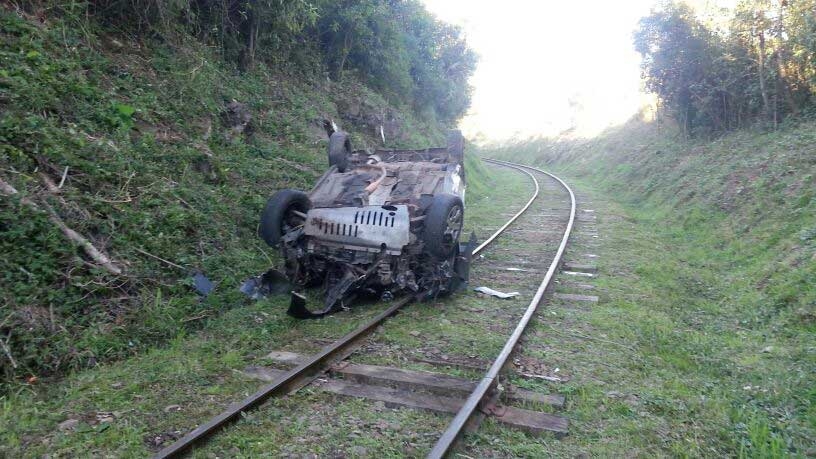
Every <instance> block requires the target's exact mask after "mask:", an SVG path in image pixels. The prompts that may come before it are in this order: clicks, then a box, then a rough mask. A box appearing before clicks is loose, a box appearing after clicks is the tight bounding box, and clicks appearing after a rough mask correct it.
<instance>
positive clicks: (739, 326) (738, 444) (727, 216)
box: [484, 121, 816, 457]
mask: <svg viewBox="0 0 816 459" xmlns="http://www.w3.org/2000/svg"><path fill="white" fill-rule="evenodd" d="M814 151H816V123H813V122H803V123H801V124H797V125H791V126H787V127H784V128H782V129H780V130H779V131H775V132H766V133H760V132H750V131H744V132H737V133H734V134H730V135H728V136H725V137H722V138H719V139H717V140H714V141H698V142H685V141H681V140H677V138H673V137H672V136H671V133H668V134H667V133H666V132H665V130H664V132H658V131H657V130H656V128H655V126H654V125H653V124H649V123H643V122H640V121H632V122H630V123H628V124H626V125H624V126H621V127H618V128H614V129H610V130H609V131H607V132H605V133H603V134H602V135H600V136H598V137H596V138H594V139H591V140H562V141H544V140H539V141H533V142H528V143H523V144H519V145H515V146H510V147H507V148H502V149H497V150H492V151H485V152H484V153H485V154H486V155H489V156H493V157H498V158H502V159H508V160H514V161H519V162H525V163H529V164H534V165H537V166H542V167H544V168H546V169H550V170H554V171H556V172H557V173H559V174H561V175H562V176H563V177H564V178H566V179H567V180H570V181H571V182H572V183H574V184H575V185H576V187H577V189H579V190H581V189H583V190H586V191H587V192H588V194H589V196H590V197H591V196H593V195H594V196H596V198H597V199H596V200H597V201H598V203H597V204H595V205H596V206H600V208H598V210H597V212H598V215H599V222H600V223H599V229H600V231H601V233H602V237H603V238H604V239H605V240H603V242H602V244H601V247H602V248H601V249H598V250H601V251H602V252H601V255H602V257H601V259H600V261H599V265H600V270H601V277H600V278H599V279H598V283H599V285H600V286H601V292H602V300H603V301H602V303H601V304H600V305H599V306H598V307H597V308H594V309H593V311H592V313H591V318H592V319H591V320H592V321H593V326H594V327H595V328H596V329H599V330H600V331H601V332H605V333H609V334H610V336H617V337H620V338H617V339H621V338H622V339H624V340H625V342H626V343H627V344H630V345H632V346H633V349H634V351H635V353H634V354H632V355H627V356H621V355H619V354H617V353H615V352H612V351H611V350H610V352H609V353H608V356H606V358H607V359H608V360H607V361H608V362H609V363H611V364H612V365H620V366H621V367H624V368H625V367H627V366H630V364H631V362H632V360H637V361H640V362H642V363H641V364H639V365H638V366H637V367H636V368H637V369H633V370H632V371H630V372H628V373H627V374H626V375H625V377H624V378H623V380H620V381H617V382H616V383H615V384H613V385H612V386H611V387H607V388H606V389H605V390H619V389H616V386H617V387H620V388H623V389H624V392H626V391H629V393H634V394H636V395H637V396H638V397H639V400H640V402H641V403H644V402H645V406H646V410H645V411H644V414H648V415H650V416H652V417H653V418H658V419H660V424H662V426H663V427H660V428H658V429H655V428H654V426H653V425H649V423H648V422H646V421H645V420H644V421H643V422H640V421H636V420H635V418H636V417H635V418H632V413H631V411H629V410H623V411H622V412H621V413H619V414H618V415H611V416H610V413H608V412H607V413H604V414H600V413H598V412H597V411H593V410H597V409H598V406H599V405H601V404H603V403H604V401H603V400H604V399H603V393H600V394H596V396H592V395H591V394H592V391H591V390H586V389H584V391H585V392H584V394H585V395H586V394H590V395H587V396H586V397H582V398H581V402H579V403H578V413H579V414H578V418H579V421H580V419H581V418H582V417H585V418H584V420H585V421H587V422H595V421H598V420H599V419H600V418H610V417H611V418H612V419H613V420H612V421H610V422H611V424H614V425H618V424H620V423H623V424H624V425H629V427H628V428H627V430H626V436H627V437H628V438H629V440H627V442H630V443H631V444H632V445H639V444H642V445H643V447H645V448H654V447H655V446H658V450H663V451H665V452H671V454H677V455H688V456H721V455H737V456H741V457H781V456H785V455H794V456H801V455H808V456H810V455H814V454H816V449H814V448H815V447H816V376H814V375H816V154H814ZM604 201H607V202H608V205H605V204H602V203H603V202H604ZM585 207H586V206H585ZM604 233H605V234H604ZM584 399H586V400H584ZM625 420H626V421H625ZM632 423H634V426H635V427H634V428H633V426H632ZM576 425H577V426H579V427H578V429H579V430H580V428H581V427H580V425H581V424H580V422H579V423H577V424H576ZM597 426H602V427H596V429H594V431H593V434H594V435H596V436H597V435H600V436H603V435H604V433H605V432H606V433H609V431H608V430H607V429H610V428H611V427H610V424H609V423H604V422H602V423H599V424H597ZM638 426H639V427H638ZM572 441H575V442H576V443H578V444H586V443H585V441H582V440H580V439H570V442H572ZM618 441H619V440H618ZM614 442H615V440H612V443H614ZM612 443H610V444H612ZM649 445H651V446H649ZM633 447H634V446H633ZM635 451H636V449H635Z"/></svg>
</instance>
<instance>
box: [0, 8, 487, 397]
mask: <svg viewBox="0 0 816 459" xmlns="http://www.w3.org/2000/svg"><path fill="white" fill-rule="evenodd" d="M180 3H185V2H180ZM180 3H179V2H171V3H170V4H168V3H166V2H155V3H154V2H140V1H133V2H107V3H106V2H90V3H88V4H75V3H71V4H65V3H53V4H51V3H47V2H46V3H42V2H25V3H23V5H24V9H12V8H11V7H2V8H0V179H1V180H2V181H3V183H4V185H5V186H4V190H5V193H6V194H4V195H2V197H0V253H2V254H3V256H2V257H0V340H2V342H3V345H4V346H3V351H4V352H0V363H2V373H3V375H2V377H3V379H4V380H5V381H7V382H8V383H9V384H10V385H6V386H4V387H6V388H9V387H14V386H16V385H17V384H19V383H25V382H26V380H27V381H28V382H34V381H35V380H36V379H37V378H42V377H43V376H48V375H53V374H61V373H63V372H65V371H66V370H70V369H77V368H85V367H90V366H95V365H96V364H97V363H99V362H102V361H105V360H110V359H113V358H118V357H123V356H128V355H135V354H138V353H140V352H142V351H144V350H145V349H147V348H150V347H151V346H153V345H155V344H157V343H163V342H165V341H166V340H167V339H169V338H173V337H177V336H182V335H183V334H184V333H185V331H188V330H191V329H195V328H198V327H200V326H201V324H202V323H205V321H206V319H207V318H210V317H216V316H218V315H219V314H221V313H222V312H224V311H225V310H228V309H230V308H234V307H236V306H239V305H242V304H245V302H246V301H247V300H245V299H244V298H243V297H242V295H241V294H240V293H238V291H237V286H238V285H240V282H242V281H243V280H244V279H246V278H248V277H249V276H252V275H256V274H258V273H260V272H262V271H264V270H266V269H268V268H269V266H270V265H272V264H274V262H275V261H276V260H277V258H276V254H275V253H273V252H274V251H271V250H269V249H268V248H267V247H265V246H262V243H261V241H260V239H259V238H258V237H257V235H256V225H257V221H258V217H259V214H260V211H261V209H262V207H263V205H264V203H265V200H266V198H267V197H268V196H269V195H270V194H271V193H272V192H274V191H275V190H277V189H282V188H299V189H309V188H310V187H311V185H312V183H313V181H314V179H315V178H316V177H318V176H319V175H320V174H321V173H322V172H323V171H324V170H325V168H326V167H327V165H326V157H325V148H326V139H325V137H326V134H325V131H324V129H323V127H322V125H323V122H324V120H334V121H335V122H337V124H339V125H340V126H341V127H342V128H344V129H345V130H348V131H349V132H351V134H352V139H353V142H354V145H353V146H354V147H355V148H371V147H375V146H378V145H382V140H381V133H382V134H384V137H385V142H386V146H389V147H399V146H414V147H423V146H427V145H429V144H441V143H443V142H444V136H443V134H442V131H443V129H444V128H445V127H446V124H448V123H450V122H451V120H453V119H455V118H457V117H458V116H459V115H460V114H461V112H462V110H464V107H465V106H466V105H467V101H468V97H469V96H468V94H469V88H468V87H467V85H466V84H465V82H464V81H465V79H466V77H467V75H469V74H470V72H472V68H473V56H472V53H471V52H470V51H469V50H468V49H467V47H466V46H465V44H464V41H462V40H461V38H460V37H459V32H458V30H457V29H455V28H453V27H450V26H447V25H445V24H443V23H440V22H438V21H436V20H435V19H434V18H433V17H432V16H430V14H429V13H427V12H426V11H425V10H424V9H422V8H421V7H420V6H419V4H418V3H416V2H401V3H399V7H400V8H402V10H401V12H400V14H401V16H397V15H395V13H394V12H393V11H390V10H388V8H392V7H394V8H396V7H397V6H393V5H392V4H391V3H390V2H364V1H360V2H353V1H347V2H340V3H342V4H343V6H345V7H348V8H347V9H346V10H344V13H343V14H351V12H352V11H354V14H356V15H357V16H356V19H355V20H357V21H358V22H359V23H360V25H359V27H358V29H355V30H354V34H352V35H349V38H348V40H349V42H348V46H347V47H344V48H343V52H344V53H346V54H348V55H347V56H345V57H344V58H343V59H344V61H345V62H344V63H342V64H336V63H334V62H333V61H332V59H333V58H334V57H335V56H336V53H335V52H334V51H332V49H333V47H334V46H335V39H330V38H329V37H330V36H331V34H329V32H326V31H334V32H337V31H338V30H341V29H338V28H337V27H339V26H337V25H336V24H333V23H332V24H325V23H324V22H323V21H326V20H327V18H335V19H336V20H338V21H341V20H344V19H343V18H344V17H345V16H343V15H339V16H336V15H335V16H332V15H331V14H329V13H328V12H327V11H328V10H325V8H340V6H341V5H339V4H335V3H332V4H329V3H328V2H327V3H325V4H320V3H316V4H306V3H302V2H226V3H219V4H217V5H216V4H214V3H212V4H211V3H210V2H189V4H187V5H181V4H180ZM315 5H317V6H315ZM306 6H308V7H309V8H307V9H306V10H300V9H298V10H297V11H294V10H292V11H290V9H291V8H306ZM171 7H172V8H174V9H167V8H171ZM221 7H227V8H228V9H227V10H224V11H222V10H220V9H219V8H221ZM242 8H243V9H242ZM247 8H250V9H249V10H247ZM313 8H317V10H313ZM355 8H356V9H355ZM222 13H223V14H222ZM289 13H291V15H290V16H287V17H280V16H279V15H285V14H289ZM319 13H320V14H319ZM323 13H325V14H323ZM185 15H191V16H185ZM219 15H220V16H219ZM256 15H261V16H262V19H259V18H258V16H256ZM269 15H273V16H275V15H278V16H275V17H274V18H273V17H270V16H269ZM241 18H243V19H241ZM247 18H249V19H247ZM276 18H277V19H276ZM399 18H403V19H406V20H407V19H410V20H411V21H412V23H413V24H415V25H416V27H415V28H414V29H410V28H405V27H402V26H400V28H399V29H397V25H398V22H397V21H398V20H399ZM239 19H240V20H239ZM347 19H348V18H347ZM348 20H351V19H348ZM219 21H220V22H219ZM242 21H250V24H249V25H247V24H245V23H244V22H242ZM276 21H277V22H276ZM280 21H283V23H281V22H280ZM216 22H218V24H220V25H219V27H215V26H214V25H213V24H215V23H216ZM221 26H229V27H228V28H227V30H223V29H222V28H220V27H221ZM244 26H247V27H250V28H251V29H252V30H254V32H253V35H251V37H253V38H252V40H251V46H250V42H249V41H246V40H245V39H247V36H246V35H245V29H244ZM213 27H215V28H213ZM253 28H256V29H253ZM342 30H345V29H342ZM406 30H407V31H406ZM412 31H413V32H412ZM324 32H326V33H324ZM334 32H332V33H334ZM327 34H328V35H327ZM247 40H248V39H247ZM366 40H367V41H366ZM383 40H390V41H383ZM373 42H376V43H373ZM392 47H393V49H396V50H397V51H399V52H398V53H396V54H393V56H395V57H392V58H391V61H390V62H391V63H392V64H394V65H397V66H398V67H399V69H398V70H399V71H398V72H397V71H396V70H394V69H391V70H388V69H382V70H383V71H385V70H388V71H389V72H391V71H392V70H393V72H392V73H388V74H379V73H377V72H375V71H374V70H375V68H380V67H378V65H379V64H377V63H375V62H374V61H378V59H379V58H378V56H377V55H371V54H366V53H373V52H377V53H390V51H392ZM250 52H251V54H252V56H246V54H247V53H250ZM457 53H458V54H457ZM241 56H244V57H241ZM250 57H251V59H250ZM366 59H368V60H366ZM457 59H459V62H460V64H461V65H459V64H456V61H457ZM366 62H367V63H368V64H366ZM378 62H379V61H378ZM454 64H456V65H454ZM367 65H368V66H367ZM445 66H453V67H454V69H453V70H451V69H447V70H446V67H445ZM394 72H395V73H394ZM440 72H441V73H440ZM443 73H444V78H443ZM454 73H456V74H457V75H461V78H460V77H456V76H454ZM396 78H400V79H401V81H402V83H401V84H404V86H403V87H400V86H391V85H390V83H391V82H392V81H394V80H395V79H396ZM463 78H464V79H463ZM433 85H436V87H437V88H438V90H440V91H444V92H446V94H448V95H449V96H450V97H458V98H459V99H458V100H459V102H456V103H454V102H453V101H452V100H449V99H446V98H445V97H441V96H432V98H433V101H432V102H433V103H437V102H439V103H443V104H444V107H443V108H444V110H443V109H442V108H440V107H439V106H436V107H435V106H433V103H431V102H430V101H427V100H425V99H422V97H424V96H422V95H423V94H425V95H427V94H431V93H429V92H428V91H430V90H429V89H427V87H429V86H433ZM388 88H398V89H399V91H396V92H389V91H388V90H387V89H388ZM446 97H447V96H446ZM429 104H430V105H429ZM457 104H458V105H457ZM457 107H458V108H457ZM9 187H11V188H14V189H15V190H16V191H18V193H17V194H14V195H11V196H8V195H7V194H8V193H7V192H8V188H9ZM29 204H33V205H29ZM55 217H56V219H59V220H61V221H62V222H63V223H64V224H65V225H66V226H67V227H69V228H70V229H72V230H74V231H76V232H77V233H78V234H79V235H81V236H83V237H85V238H87V239H88V241H89V242H90V243H91V244H93V245H94V246H95V247H96V248H98V249H99V250H100V251H101V252H102V253H103V254H105V255H107V256H109V257H110V258H111V260H112V265H111V266H113V269H106V268H105V267H104V266H102V265H100V264H99V263H97V262H96V261H94V260H93V259H92V258H90V257H89V256H88V255H87V252H86V251H85V250H83V249H82V248H81V247H79V246H77V245H76V244H75V243H72V242H69V241H68V239H66V237H65V235H64V231H63V229H61V228H59V226H58V225H57V224H56V223H55V221H56V220H55ZM116 269H119V270H121V271H122V273H121V274H116V273H115V270H116ZM196 272H202V273H204V274H205V275H206V276H208V277H209V279H210V280H211V281H212V282H213V283H214V284H215V290H214V292H213V293H211V294H210V295H209V296H208V297H206V298H201V297H200V296H199V295H197V294H196V293H195V292H194V290H193V289H192V285H191V284H192V281H191V277H192V275H193V274H194V273H196Z"/></svg>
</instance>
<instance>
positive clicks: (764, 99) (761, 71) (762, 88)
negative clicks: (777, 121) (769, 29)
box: [757, 30, 771, 120]
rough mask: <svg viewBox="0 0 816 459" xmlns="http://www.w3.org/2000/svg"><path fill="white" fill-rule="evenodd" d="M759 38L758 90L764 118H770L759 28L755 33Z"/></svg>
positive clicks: (762, 40)
mask: <svg viewBox="0 0 816 459" xmlns="http://www.w3.org/2000/svg"><path fill="white" fill-rule="evenodd" d="M757 37H758V38H759V59H758V60H757V62H758V63H759V92H760V93H761V94H762V109H763V111H764V116H765V119H766V120H767V119H769V118H770V114H771V102H770V99H769V98H768V88H767V83H766V82H765V31H763V30H760V31H759V33H758V34H757Z"/></svg>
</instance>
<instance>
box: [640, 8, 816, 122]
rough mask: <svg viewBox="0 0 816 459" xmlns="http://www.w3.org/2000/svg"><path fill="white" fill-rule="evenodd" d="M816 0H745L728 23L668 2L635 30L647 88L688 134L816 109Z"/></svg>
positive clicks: (766, 120) (780, 119)
mask: <svg viewBox="0 0 816 459" xmlns="http://www.w3.org/2000/svg"><path fill="white" fill-rule="evenodd" d="M814 18H816V0H803V1H797V2H787V1H784V0H782V1H775V0H743V1H742V2H740V3H739V4H738V6H737V7H736V8H735V10H734V12H733V16H732V17H731V20H730V22H728V24H727V27H726V29H725V30H717V29H715V28H713V27H712V26H709V25H707V24H706V23H704V22H703V20H702V19H700V18H699V17H698V16H697V15H696V13H695V11H694V10H692V9H691V7H689V6H687V5H686V4H685V3H675V2H667V3H665V4H663V5H662V7H660V8H658V9H656V10H654V11H653V12H652V14H650V15H649V16H647V17H644V18H642V19H641V21H640V23H639V26H638V28H637V30H636V31H635V33H634V44H635V49H636V50H637V51H638V52H639V53H640V54H641V56H642V57H643V61H642V69H643V76H644V79H645V82H646V87H647V89H649V90H651V91H653V92H654V93H655V94H657V96H658V97H659V100H660V103H661V104H662V105H663V107H664V108H665V110H666V112H667V113H668V114H669V115H670V116H672V117H673V118H674V119H676V120H677V121H678V122H679V124H680V125H681V126H682V127H683V131H684V133H685V134H686V136H689V135H695V134H709V133H713V132H723V131H727V130H731V129H738V128H740V127H743V126H748V125H750V124H752V123H753V122H754V121H759V122H760V123H762V124H765V125H771V126H773V127H777V126H778V125H779V123H780V122H781V121H782V119H783V118H785V117H787V116H799V115H801V114H802V113H803V112H808V111H812V110H813V103H812V95H813V93H814V91H816V79H814V72H816V64H814V59H813V56H814V53H816V19H814Z"/></svg>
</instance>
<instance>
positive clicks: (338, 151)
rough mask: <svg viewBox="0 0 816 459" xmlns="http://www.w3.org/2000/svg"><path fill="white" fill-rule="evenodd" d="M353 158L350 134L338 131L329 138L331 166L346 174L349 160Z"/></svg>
mask: <svg viewBox="0 0 816 459" xmlns="http://www.w3.org/2000/svg"><path fill="white" fill-rule="evenodd" d="M349 156H351V142H350V141H349V138H348V134H347V133H345V132H343V131H337V132H335V133H333V134H332V135H331V137H329V166H336V167H337V170H338V171H339V172H345V171H346V169H347V168H348V160H349Z"/></svg>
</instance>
